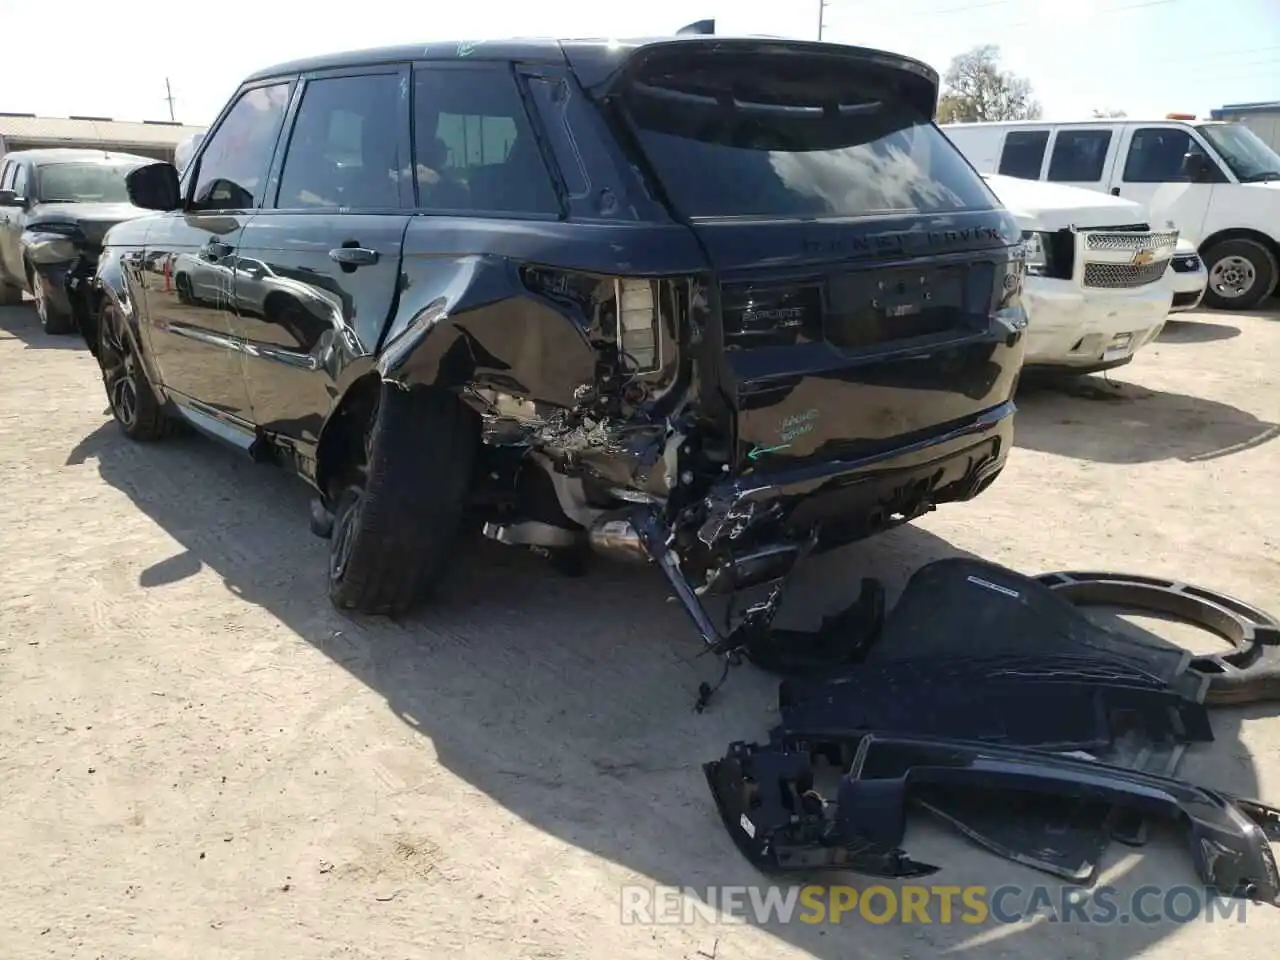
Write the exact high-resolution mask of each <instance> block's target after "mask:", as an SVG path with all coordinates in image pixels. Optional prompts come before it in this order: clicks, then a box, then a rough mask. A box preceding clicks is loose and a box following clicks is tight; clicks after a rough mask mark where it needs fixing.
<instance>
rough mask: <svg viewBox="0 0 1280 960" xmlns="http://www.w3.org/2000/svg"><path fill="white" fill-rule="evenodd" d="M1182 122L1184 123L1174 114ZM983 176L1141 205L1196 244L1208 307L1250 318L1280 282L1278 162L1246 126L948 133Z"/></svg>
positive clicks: (966, 127) (1115, 125)
mask: <svg viewBox="0 0 1280 960" xmlns="http://www.w3.org/2000/svg"><path fill="white" fill-rule="evenodd" d="M1177 116H1178V117H1182V116H1183V115H1177ZM942 131H943V133H945V134H946V135H947V137H948V138H949V139H950V140H951V142H952V143H954V144H955V145H956V146H957V147H958V148H959V149H960V152H961V153H963V154H964V155H965V156H966V157H967V158H968V159H969V162H970V163H972V164H973V165H974V166H975V167H976V168H977V169H978V171H979V172H980V173H999V174H1004V175H1006V176H1010V177H1018V178H1021V179H1027V180H1044V181H1049V182H1052V183H1058V184H1063V185H1065V186H1073V187H1084V188H1086V189H1089V190H1099V191H1102V192H1104V193H1110V194H1112V195H1113V196H1118V197H1123V198H1125V199H1127V200H1136V201H1138V202H1139V203H1141V204H1143V205H1144V206H1145V207H1146V208H1147V209H1148V210H1149V211H1150V214H1151V218H1152V221H1153V222H1152V224H1151V226H1152V227H1154V228H1156V229H1164V228H1167V227H1171V226H1172V227H1176V228H1177V229H1178V231H1179V233H1180V234H1181V235H1182V236H1184V237H1186V238H1187V239H1189V240H1191V241H1193V242H1194V243H1195V244H1196V246H1197V248H1198V249H1199V251H1200V256H1201V257H1202V258H1203V259H1204V261H1205V267H1206V269H1207V271H1208V274H1209V284H1208V289H1207V290H1206V291H1205V304H1206V305H1207V306H1210V307H1214V308H1216V309H1220V310H1251V309H1253V308H1254V307H1257V306H1258V305H1259V304H1260V303H1261V302H1262V301H1263V300H1265V299H1266V298H1267V297H1268V296H1270V295H1271V293H1272V292H1274V291H1275V289H1276V285H1277V279H1280V267H1278V266H1277V262H1278V261H1280V155H1278V154H1277V153H1276V152H1275V151H1274V150H1272V149H1271V148H1270V147H1268V146H1267V145H1266V144H1265V143H1263V142H1262V141H1261V140H1260V139H1259V138H1258V137H1257V136H1256V135H1255V134H1254V133H1253V132H1251V131H1250V130H1249V129H1248V128H1247V127H1245V126H1244V125H1243V124H1240V123H1223V122H1219V121H1207V122H1192V121H1191V120H1188V119H1165V120H1151V121H1146V120H1142V121H1138V120H1127V119H1125V120H1089V121H1081V122H1078V123H1044V122H1039V121H1008V122H996V123H954V124H946V125H945V126H943V127H942Z"/></svg>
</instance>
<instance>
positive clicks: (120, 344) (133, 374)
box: [98, 306, 174, 443]
mask: <svg viewBox="0 0 1280 960" xmlns="http://www.w3.org/2000/svg"><path fill="white" fill-rule="evenodd" d="M98 338H99V339H98V367H99V368H100V369H101V370H102V385H103V387H104V388H105V389H106V391H107V402H108V403H109V404H110V405H111V416H112V417H113V418H114V419H115V421H116V423H117V424H118V425H119V427H120V430H121V432H122V433H123V434H124V435H125V436H126V437H128V438H129V439H130V440H136V441H138V442H139V443H151V442H153V441H156V440H163V439H164V438H165V437H167V436H169V434H171V433H172V432H173V428H174V421H173V420H172V419H171V418H170V417H169V416H168V415H167V414H166V413H165V412H164V407H163V405H162V404H161V403H160V399H159V398H158V397H157V396H156V392H155V390H154V389H152V387H151V381H150V380H148V379H147V372H146V370H144V369H143V367H142V361H141V358H140V357H139V356H138V352H137V348H136V346H135V345H134V341H133V338H132V337H130V336H129V335H128V334H127V333H125V332H124V330H123V329H122V324H121V321H120V319H119V317H118V316H117V314H116V311H115V309H114V308H113V307H110V306H104V307H103V309H102V315H101V316H100V317H99V318H98Z"/></svg>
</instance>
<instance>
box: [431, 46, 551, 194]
mask: <svg viewBox="0 0 1280 960" xmlns="http://www.w3.org/2000/svg"><path fill="white" fill-rule="evenodd" d="M413 137H414V153H415V158H414V160H415V170H416V174H417V179H418V206H419V207H421V208H423V209H425V210H437V211H442V212H447V211H465V212H468V213H492V214H507V215H509V216H521V215H530V214H533V215H551V216H558V215H559V213H560V201H559V198H558V197H557V196H556V191H555V187H554V185H553V183H552V180H551V174H550V172H549V171H548V170H547V165H546V161H545V160H544V159H543V156H542V152H541V150H539V148H538V142H537V141H536V140H535V139H534V136H533V130H532V128H531V126H530V122H529V117H528V115H527V114H526V113H525V108H524V101H523V100H522V99H521V97H520V92H519V90H517V88H516V81H515V77H514V76H513V75H512V74H511V73H510V72H509V71H507V70H495V69H486V68H476V69H474V70H473V69H467V70H455V69H438V70H432V69H430V68H427V69H423V70H418V71H417V72H416V74H415V76H414V90H413Z"/></svg>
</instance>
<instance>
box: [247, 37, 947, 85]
mask: <svg viewBox="0 0 1280 960" xmlns="http://www.w3.org/2000/svg"><path fill="white" fill-rule="evenodd" d="M658 43H661V44H688V45H689V46H690V47H691V48H694V49H696V48H699V47H701V48H712V47H715V46H719V45H722V44H732V45H734V46H742V47H744V48H745V47H747V46H748V45H754V46H755V47H757V48H758V49H760V50H762V51H767V50H769V49H771V48H775V47H777V46H778V45H785V46H786V47H787V48H794V47H796V46H805V47H810V48H812V49H813V50H814V51H815V52H817V51H822V50H825V51H827V52H832V51H840V52H841V53H842V54H848V53H850V52H854V53H857V54H862V55H872V56H875V57H877V58H879V59H882V60H885V61H888V62H892V63H893V64H894V65H897V66H903V67H907V68H909V69H913V70H914V71H915V72H917V73H919V74H920V75H921V76H927V77H928V78H930V79H931V80H932V82H934V83H935V84H936V83H937V79H936V77H937V75H936V72H935V71H934V70H933V68H932V67H930V66H928V65H927V64H924V63H922V62H920V61H918V60H914V59H912V58H910V57H906V56H903V55H901V54H896V53H889V52H887V51H883V50H872V49H868V48H862V47H854V46H849V45H847V44H835V43H822V42H818V41H811V40H798V39H788V38H785V37H762V36H746V37H735V36H728V35H725V36H708V35H701V34H685V35H677V36H659V37H631V38H625V39H623V38H617V39H607V38H603V37H590V38H582V39H553V38H550V37H533V38H528V37H517V38H512V39H509V40H461V41H458V40H452V41H448V42H443V41H442V42H437V43H426V44H423V43H419V44H414V45H412V46H395V47H372V48H369V49H366V50H347V51H342V52H337V53H328V54H324V55H322V56H318V57H309V58H307V59H304V60H293V61H290V62H288V63H280V64H276V65H275V66H273V67H267V68H266V69H263V70H259V71H257V72H256V73H253V74H251V75H250V76H249V77H247V78H246V80H245V82H246V83H252V82H255V81H258V80H267V79H270V78H272V77H279V76H289V75H293V74H300V73H312V72H316V71H321V70H333V69H337V68H340V67H365V66H377V65H378V64H383V63H405V62H412V61H415V60H459V61H464V62H470V61H485V60H499V61H511V60H515V61H521V62H526V63H528V62H538V61H541V62H544V63H545V62H554V63H562V64H563V63H566V62H569V61H572V62H573V64H574V67H575V69H577V68H578V66H579V65H580V64H582V65H586V64H588V63H589V64H590V65H591V66H592V67H595V68H597V69H606V70H607V69H608V68H609V67H610V66H616V65H617V64H618V63H620V62H621V61H623V60H625V59H626V57H627V56H628V55H629V54H630V53H633V52H634V51H635V50H637V49H638V48H640V47H644V46H648V45H650V44H658Z"/></svg>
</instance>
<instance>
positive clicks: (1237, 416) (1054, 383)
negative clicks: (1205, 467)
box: [1014, 375, 1280, 464]
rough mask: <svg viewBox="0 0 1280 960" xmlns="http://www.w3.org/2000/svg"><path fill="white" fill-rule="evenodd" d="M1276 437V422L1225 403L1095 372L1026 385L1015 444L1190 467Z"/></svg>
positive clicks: (1020, 400) (1086, 456) (1064, 453)
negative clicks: (1174, 463) (1174, 461)
mask: <svg viewBox="0 0 1280 960" xmlns="http://www.w3.org/2000/svg"><path fill="white" fill-rule="evenodd" d="M1099 406H1103V407H1104V409H1101V410H1100V409H1098V408H1099ZM1277 436H1280V425H1277V424H1274V423H1268V422H1266V421H1265V420H1259V419H1258V418H1257V417H1255V416H1254V415H1253V414H1251V413H1249V412H1248V411H1245V410H1240V409H1239V408H1237V407H1233V406H1231V405H1229V404H1225V403H1218V402H1217V401H1215V400H1206V399H1204V398H1203V397H1193V396H1190V395H1188V394H1184V393H1168V392H1165V391H1161V390H1149V389H1147V388H1146V387H1140V386H1138V385H1137V384H1133V383H1126V382H1124V381H1117V380H1111V379H1109V378H1106V377H1103V376H1097V375H1095V376H1089V377H1078V378H1074V379H1064V380H1053V379H1038V380H1028V381H1026V382H1024V384H1023V385H1022V386H1021V387H1020V388H1019V390H1018V420H1017V433H1016V436H1015V440H1014V442H1015V443H1016V444H1017V446H1020V447H1025V448H1027V449H1030V450H1040V451H1042V452H1044V453H1056V454H1058V455H1060V456H1064V457H1074V458H1076V459H1078V460H1092V461H1095V462H1099V463H1121V464H1123V463H1150V462H1152V461H1156V460H1182V461H1184V462H1187V463H1194V462H1197V461H1201V460H1217V459H1219V458H1222V457H1228V456H1231V455H1232V454H1235V453H1241V452H1242V451H1245V450H1250V449H1253V448H1254V447H1258V446H1261V445H1262V444H1264V443H1269V442H1271V441H1273V440H1275V439H1276V437H1277Z"/></svg>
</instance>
